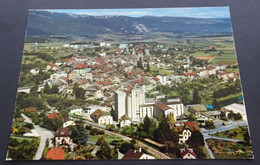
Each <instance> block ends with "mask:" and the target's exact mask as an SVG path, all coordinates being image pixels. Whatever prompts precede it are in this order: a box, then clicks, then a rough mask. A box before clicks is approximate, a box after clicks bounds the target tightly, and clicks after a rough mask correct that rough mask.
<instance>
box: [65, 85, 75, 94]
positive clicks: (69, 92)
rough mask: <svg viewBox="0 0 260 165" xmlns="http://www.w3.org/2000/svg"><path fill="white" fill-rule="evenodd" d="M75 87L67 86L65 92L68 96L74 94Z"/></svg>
mask: <svg viewBox="0 0 260 165" xmlns="http://www.w3.org/2000/svg"><path fill="white" fill-rule="evenodd" d="M73 88H74V87H73V86H67V87H66V88H65V89H64V91H65V92H66V93H68V94H72V93H73Z"/></svg>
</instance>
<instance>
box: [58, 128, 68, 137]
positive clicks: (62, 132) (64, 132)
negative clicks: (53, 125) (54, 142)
mask: <svg viewBox="0 0 260 165" xmlns="http://www.w3.org/2000/svg"><path fill="white" fill-rule="evenodd" d="M70 135H71V130H69V129H68V128H64V127H63V128H60V129H58V130H57V131H56V132H55V134H54V136H55V137H63V136H70Z"/></svg>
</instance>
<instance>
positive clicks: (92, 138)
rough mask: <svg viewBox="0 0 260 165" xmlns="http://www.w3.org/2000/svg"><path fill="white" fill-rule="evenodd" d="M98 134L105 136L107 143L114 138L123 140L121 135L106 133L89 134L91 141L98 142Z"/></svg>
mask: <svg viewBox="0 0 260 165" xmlns="http://www.w3.org/2000/svg"><path fill="white" fill-rule="evenodd" d="M98 136H103V137H104V139H105V141H106V142H107V143H110V142H111V141H113V140H122V139H121V138H119V137H116V136H110V135H107V134H104V135H89V141H91V142H94V143H96V142H97V140H98Z"/></svg>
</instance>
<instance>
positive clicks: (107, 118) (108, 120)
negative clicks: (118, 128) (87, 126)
mask: <svg viewBox="0 0 260 165" xmlns="http://www.w3.org/2000/svg"><path fill="white" fill-rule="evenodd" d="M98 124H100V125H109V124H110V125H111V124H113V117H112V116H111V115H105V116H101V117H100V118H98Z"/></svg>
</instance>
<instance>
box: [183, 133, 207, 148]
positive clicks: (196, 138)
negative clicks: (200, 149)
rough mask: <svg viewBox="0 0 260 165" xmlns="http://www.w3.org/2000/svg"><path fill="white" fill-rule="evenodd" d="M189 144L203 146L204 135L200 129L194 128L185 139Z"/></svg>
mask: <svg viewBox="0 0 260 165" xmlns="http://www.w3.org/2000/svg"><path fill="white" fill-rule="evenodd" d="M186 143H187V144H189V145H191V146H204V145H205V142H204V137H203V135H202V134H201V132H200V131H198V130H195V131H193V132H192V134H191V137H190V138H189V139H188V140H187V141H186Z"/></svg>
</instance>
